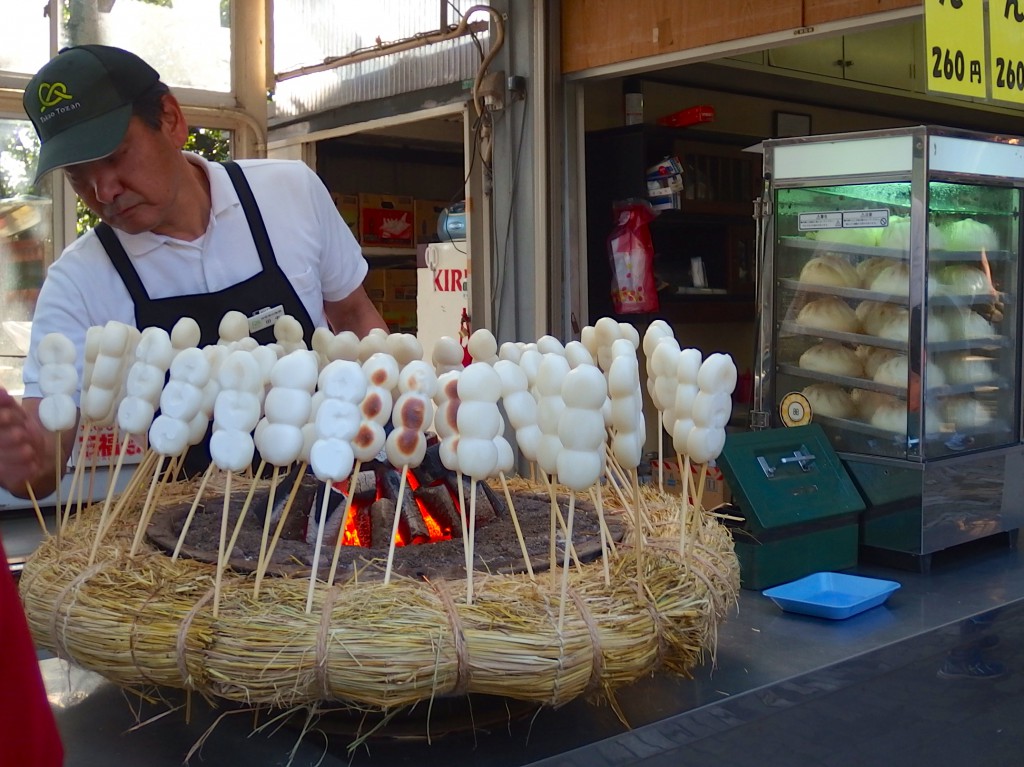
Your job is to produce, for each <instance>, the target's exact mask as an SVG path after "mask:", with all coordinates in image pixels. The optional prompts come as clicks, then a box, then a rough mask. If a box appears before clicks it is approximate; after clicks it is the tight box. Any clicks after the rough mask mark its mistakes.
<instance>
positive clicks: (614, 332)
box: [594, 317, 622, 349]
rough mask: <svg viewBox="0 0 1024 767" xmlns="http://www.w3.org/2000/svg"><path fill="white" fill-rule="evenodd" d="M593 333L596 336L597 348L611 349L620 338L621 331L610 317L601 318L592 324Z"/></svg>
mask: <svg viewBox="0 0 1024 767" xmlns="http://www.w3.org/2000/svg"><path fill="white" fill-rule="evenodd" d="M594 332H595V334H596V335H597V346H598V348H599V349H600V348H601V347H602V346H604V347H606V348H609V349H610V348H611V345H612V344H613V343H614V342H615V340H616V339H618V338H621V337H622V329H621V328H620V327H619V323H618V322H617V321H615V320H613V319H612V318H611V317H601V318H599V319H598V320H597V322H595V323H594Z"/></svg>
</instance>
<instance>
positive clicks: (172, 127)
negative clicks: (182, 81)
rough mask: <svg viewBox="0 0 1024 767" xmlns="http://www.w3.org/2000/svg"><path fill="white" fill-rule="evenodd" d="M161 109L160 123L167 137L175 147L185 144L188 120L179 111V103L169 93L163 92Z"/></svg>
mask: <svg viewBox="0 0 1024 767" xmlns="http://www.w3.org/2000/svg"><path fill="white" fill-rule="evenodd" d="M161 104H162V107H163V108H162V110H161V112H160V123H161V126H162V128H163V130H164V132H165V133H166V134H167V136H168V138H170V140H171V141H172V142H173V143H174V145H175V146H176V147H179V148H180V147H183V146H185V140H186V139H187V138H188V121H186V120H185V114H184V113H183V112H182V111H181V104H179V103H178V100H177V99H176V98H175V97H174V96H173V95H172V94H170V93H165V94H164V96H163V99H162V100H161Z"/></svg>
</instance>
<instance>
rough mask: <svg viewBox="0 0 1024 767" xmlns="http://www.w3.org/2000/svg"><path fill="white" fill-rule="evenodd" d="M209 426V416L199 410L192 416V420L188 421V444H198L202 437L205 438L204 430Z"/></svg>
mask: <svg viewBox="0 0 1024 767" xmlns="http://www.w3.org/2000/svg"><path fill="white" fill-rule="evenodd" d="M209 428H210V416H209V415H208V414H207V413H205V412H204V411H203V410H200V411H199V412H198V413H196V414H195V415H194V416H192V420H190V421H189V422H188V440H187V441H188V444H189V445H198V444H199V443H200V442H202V441H203V440H204V439H206V432H207V431H208V430H209Z"/></svg>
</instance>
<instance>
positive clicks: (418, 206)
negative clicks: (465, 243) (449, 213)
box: [413, 200, 448, 245]
mask: <svg viewBox="0 0 1024 767" xmlns="http://www.w3.org/2000/svg"><path fill="white" fill-rule="evenodd" d="M447 207H448V203H447V202H446V201H445V200H416V202H415V203H414V205H413V221H414V223H415V227H416V233H415V237H416V244H417V245H419V244H421V243H425V242H437V240H438V237H437V217H438V216H440V215H441V214H442V213H443V212H444V209H445V208H447Z"/></svg>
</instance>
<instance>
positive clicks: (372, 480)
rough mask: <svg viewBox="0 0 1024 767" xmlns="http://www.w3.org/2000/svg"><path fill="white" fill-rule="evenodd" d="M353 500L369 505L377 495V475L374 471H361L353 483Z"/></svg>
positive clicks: (359, 503)
mask: <svg viewBox="0 0 1024 767" xmlns="http://www.w3.org/2000/svg"><path fill="white" fill-rule="evenodd" d="M352 485H353V486H352V502H353V503H355V504H358V505H366V506H369V505H370V504H371V503H373V500H374V499H375V498H376V497H377V475H376V474H374V473H373V472H372V471H361V472H359V476H357V477H356V478H355V481H354V482H353V483H352Z"/></svg>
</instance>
